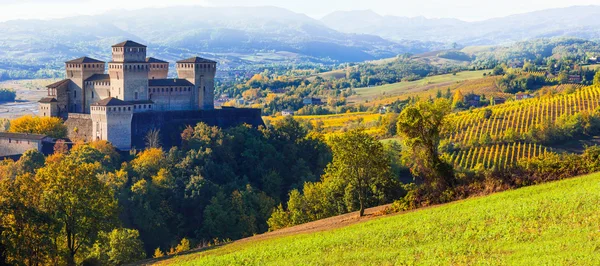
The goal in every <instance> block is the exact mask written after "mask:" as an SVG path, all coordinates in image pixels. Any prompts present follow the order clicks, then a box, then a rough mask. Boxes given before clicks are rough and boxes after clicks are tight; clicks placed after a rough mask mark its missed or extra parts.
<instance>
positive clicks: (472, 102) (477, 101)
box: [464, 93, 481, 107]
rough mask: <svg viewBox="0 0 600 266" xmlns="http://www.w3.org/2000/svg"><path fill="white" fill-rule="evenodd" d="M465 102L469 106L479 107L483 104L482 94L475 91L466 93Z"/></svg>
mask: <svg viewBox="0 0 600 266" xmlns="http://www.w3.org/2000/svg"><path fill="white" fill-rule="evenodd" d="M464 102H465V103H466V104H467V105H468V106H473V107H479V106H480V105H481V96H480V95H477V94H474V93H469V94H467V95H465V97H464Z"/></svg>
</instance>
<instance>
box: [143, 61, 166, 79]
mask: <svg viewBox="0 0 600 266" xmlns="http://www.w3.org/2000/svg"><path fill="white" fill-rule="evenodd" d="M168 75H169V64H168V63H150V71H149V72H148V79H166V78H167V76H168Z"/></svg>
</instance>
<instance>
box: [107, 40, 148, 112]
mask: <svg viewBox="0 0 600 266" xmlns="http://www.w3.org/2000/svg"><path fill="white" fill-rule="evenodd" d="M149 71H150V68H149V64H148V63H147V62H146V46H145V45H141V44H139V43H136V42H132V41H125V42H122V43H119V44H115V45H113V46H112V62H110V63H108V75H109V76H110V97H114V98H117V99H120V100H123V101H140V100H148V73H149Z"/></svg>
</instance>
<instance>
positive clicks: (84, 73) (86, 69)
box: [66, 63, 105, 113]
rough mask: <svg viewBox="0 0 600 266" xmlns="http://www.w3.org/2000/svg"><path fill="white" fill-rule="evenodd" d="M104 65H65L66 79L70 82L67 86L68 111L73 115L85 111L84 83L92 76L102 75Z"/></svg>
mask: <svg viewBox="0 0 600 266" xmlns="http://www.w3.org/2000/svg"><path fill="white" fill-rule="evenodd" d="M104 66H105V65H104V63H85V64H70V63H67V64H66V71H67V78H68V79H70V80H71V81H72V82H71V83H70V84H69V92H68V96H67V97H68V102H69V104H70V106H68V107H67V108H68V110H69V111H70V112H74V113H83V112H84V111H85V106H86V105H87V104H86V102H85V91H84V81H85V80H86V79H88V78H89V77H91V76H92V75H94V74H104Z"/></svg>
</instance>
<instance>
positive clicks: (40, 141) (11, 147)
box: [0, 132, 54, 157]
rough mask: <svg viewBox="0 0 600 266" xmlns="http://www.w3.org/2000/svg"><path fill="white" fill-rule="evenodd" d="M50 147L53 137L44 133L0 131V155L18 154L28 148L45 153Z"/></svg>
mask: <svg viewBox="0 0 600 266" xmlns="http://www.w3.org/2000/svg"><path fill="white" fill-rule="evenodd" d="M52 147H54V143H53V139H52V138H50V137H48V136H46V135H39V134H29V133H8V132H0V157H9V156H18V155H21V154H23V153H25V152H26V151H28V150H37V151H39V152H42V153H47V152H45V151H46V150H48V148H50V149H52Z"/></svg>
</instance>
